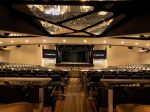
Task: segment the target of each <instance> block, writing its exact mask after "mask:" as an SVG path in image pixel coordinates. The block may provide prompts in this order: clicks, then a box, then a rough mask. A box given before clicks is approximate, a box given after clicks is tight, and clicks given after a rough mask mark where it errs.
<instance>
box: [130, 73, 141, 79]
mask: <svg viewBox="0 0 150 112" xmlns="http://www.w3.org/2000/svg"><path fill="white" fill-rule="evenodd" d="M142 78H143V73H141V72H135V73H132V75H131V79H142Z"/></svg>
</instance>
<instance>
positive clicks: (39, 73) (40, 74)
mask: <svg viewBox="0 0 150 112" xmlns="http://www.w3.org/2000/svg"><path fill="white" fill-rule="evenodd" d="M35 76H36V77H48V74H47V73H46V72H44V71H43V72H41V71H39V72H36V73H35Z"/></svg>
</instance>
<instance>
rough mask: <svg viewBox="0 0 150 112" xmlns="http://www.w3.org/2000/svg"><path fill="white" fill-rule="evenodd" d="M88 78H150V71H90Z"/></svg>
mask: <svg viewBox="0 0 150 112" xmlns="http://www.w3.org/2000/svg"><path fill="white" fill-rule="evenodd" d="M87 78H88V80H91V81H92V80H93V81H94V80H97V81H98V82H99V81H100V79H150V71H140V72H134V71H133V72H130V71H89V72H87Z"/></svg>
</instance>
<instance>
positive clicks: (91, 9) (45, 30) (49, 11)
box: [0, 0, 150, 48]
mask: <svg viewBox="0 0 150 112" xmlns="http://www.w3.org/2000/svg"><path fill="white" fill-rule="evenodd" d="M8 1H9V0H6V1H5V2H4V3H2V4H1V5H0V10H1V17H0V46H6V45H18V44H102V45H103V44H104V45H121V46H122V45H123V46H137V47H144V48H150V45H149V44H150V12H149V6H148V4H147V3H146V2H142V1H134V0H133V1H126V0H122V1H116V0H115V1H110V0H100V1H98V0H97V1H96V0H90V1H67V0H64V1H59V0H57V1H49V0H42V1H38V0H26V1H25V0H24V1H23V0H14V1H13V2H12V1H11V2H8Z"/></svg>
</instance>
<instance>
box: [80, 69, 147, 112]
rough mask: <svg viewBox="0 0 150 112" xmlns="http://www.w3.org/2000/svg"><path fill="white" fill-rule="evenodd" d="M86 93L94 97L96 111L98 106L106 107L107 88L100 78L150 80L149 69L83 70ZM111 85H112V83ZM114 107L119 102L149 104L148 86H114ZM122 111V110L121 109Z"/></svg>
mask: <svg viewBox="0 0 150 112" xmlns="http://www.w3.org/2000/svg"><path fill="white" fill-rule="evenodd" d="M82 75H84V78H85V79H86V82H85V85H86V90H87V93H88V95H89V96H90V97H93V98H94V99H95V102H96V105H97V111H98V109H99V107H105V108H107V107H108V88H107V87H106V86H105V85H103V83H102V82H101V81H100V79H112V80H113V79H117V80H119V79H121V80H127V79H132V80H136V79H138V80H150V71H148V70H146V71H145V70H144V71H136V72H135V71H134V70H133V71H115V70H111V71H88V72H84V73H83V74H82ZM112 86H113V85H112ZM113 90H114V94H113V98H114V107H116V106H117V105H119V104H143V105H150V96H149V94H150V86H149V85H146V86H143V85H142V86H141V85H140V86H136V85H132V86H131V85H130V84H127V85H126V86H114V87H113ZM122 112H123V111H122Z"/></svg>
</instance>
